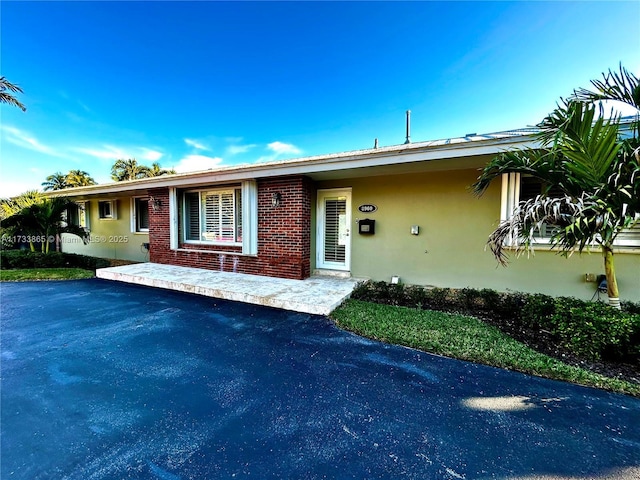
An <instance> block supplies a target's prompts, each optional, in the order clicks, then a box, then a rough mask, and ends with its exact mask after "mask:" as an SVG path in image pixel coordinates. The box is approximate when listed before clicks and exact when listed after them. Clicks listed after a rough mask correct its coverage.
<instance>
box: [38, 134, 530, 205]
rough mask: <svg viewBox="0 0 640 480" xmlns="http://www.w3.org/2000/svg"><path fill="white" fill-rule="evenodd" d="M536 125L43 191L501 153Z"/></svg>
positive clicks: (522, 141) (107, 190)
mask: <svg viewBox="0 0 640 480" xmlns="http://www.w3.org/2000/svg"><path fill="white" fill-rule="evenodd" d="M535 132H536V130H535V129H532V128H531V129H521V130H511V131H506V132H498V133H493V134H480V135H477V134H470V135H467V136H465V137H458V138H451V139H442V140H431V141H427V142H415V143H409V144H401V145H392V146H387V147H379V148H368V149H362V150H353V151H348V152H340V153H331V154H325V155H314V156H310V157H300V158H293V159H287V160H279V161H273V162H264V163H251V164H241V165H231V166H227V167H220V168H216V169H209V170H202V171H196V172H186V173H176V174H172V175H163V176H160V177H151V178H143V179H137V180H127V181H122V182H114V183H103V184H98V185H90V186H85V187H75V188H68V189H64V190H56V191H51V192H45V195H46V196H89V195H91V196H93V195H101V194H112V193H131V194H135V193H136V192H144V191H146V190H148V189H151V188H162V187H183V186H184V187H188V186H197V185H203V184H206V183H223V182H237V181H242V180H249V179H258V178H268V177H277V176H286V175H312V174H317V173H323V172H331V171H340V170H352V169H354V168H367V167H377V166H383V165H401V164H407V163H413V162H426V161H433V160H447V159H452V158H464V157H473V156H478V155H488V154H498V153H500V152H501V151H505V150H508V149H512V148H532V147H537V146H538V144H537V143H536V142H535V141H534V137H533V135H534V133H535Z"/></svg>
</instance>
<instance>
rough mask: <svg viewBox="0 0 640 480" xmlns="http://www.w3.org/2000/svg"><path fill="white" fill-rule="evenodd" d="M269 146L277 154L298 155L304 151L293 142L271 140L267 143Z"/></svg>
mask: <svg viewBox="0 0 640 480" xmlns="http://www.w3.org/2000/svg"><path fill="white" fill-rule="evenodd" d="M267 148H268V149H269V150H271V151H272V152H274V153H275V154H276V155H298V154H300V153H302V150H300V149H299V148H298V147H296V146H295V145H292V144H291V143H284V142H271V143H270V144H268V145H267Z"/></svg>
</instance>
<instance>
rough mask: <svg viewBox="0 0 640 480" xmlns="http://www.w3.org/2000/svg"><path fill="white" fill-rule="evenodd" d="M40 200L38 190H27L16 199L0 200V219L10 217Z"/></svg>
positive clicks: (40, 196)
mask: <svg viewBox="0 0 640 480" xmlns="http://www.w3.org/2000/svg"><path fill="white" fill-rule="evenodd" d="M42 199H43V197H42V193H40V192H39V191H38V190H27V191H26V192H24V193H22V194H20V195H18V196H16V197H11V198H3V199H0V219H5V218H7V217H10V216H11V215H13V214H15V213H18V212H19V211H20V210H22V209H23V208H26V207H28V206H30V205H33V204H34V203H40V202H41V201H42Z"/></svg>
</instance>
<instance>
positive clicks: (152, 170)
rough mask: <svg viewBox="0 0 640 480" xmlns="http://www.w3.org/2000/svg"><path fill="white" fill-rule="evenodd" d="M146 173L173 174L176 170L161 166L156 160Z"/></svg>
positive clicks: (157, 175)
mask: <svg viewBox="0 0 640 480" xmlns="http://www.w3.org/2000/svg"><path fill="white" fill-rule="evenodd" d="M148 173H149V176H150V177H160V176H162V175H174V174H175V173H176V171H175V170H174V169H173V168H171V169H169V170H167V169H166V168H161V167H160V164H159V163H158V162H153V163H152V164H151V168H150V169H149V172H148Z"/></svg>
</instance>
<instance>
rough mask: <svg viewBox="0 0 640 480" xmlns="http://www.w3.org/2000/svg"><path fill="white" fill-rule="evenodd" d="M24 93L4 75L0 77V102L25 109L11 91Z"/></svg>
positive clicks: (24, 110)
mask: <svg viewBox="0 0 640 480" xmlns="http://www.w3.org/2000/svg"><path fill="white" fill-rule="evenodd" d="M7 92H12V93H24V92H23V91H22V89H21V88H20V87H19V86H18V85H14V84H13V83H11V82H10V81H9V80H7V79H6V78H5V77H0V103H6V104H9V105H13V106H14V107H18V108H19V109H20V110H22V111H23V112H26V111H27V107H25V106H24V105H23V104H22V103H21V102H20V101H19V100H18V99H17V98H16V97H15V96H14V95H12V94H11V93H7Z"/></svg>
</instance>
